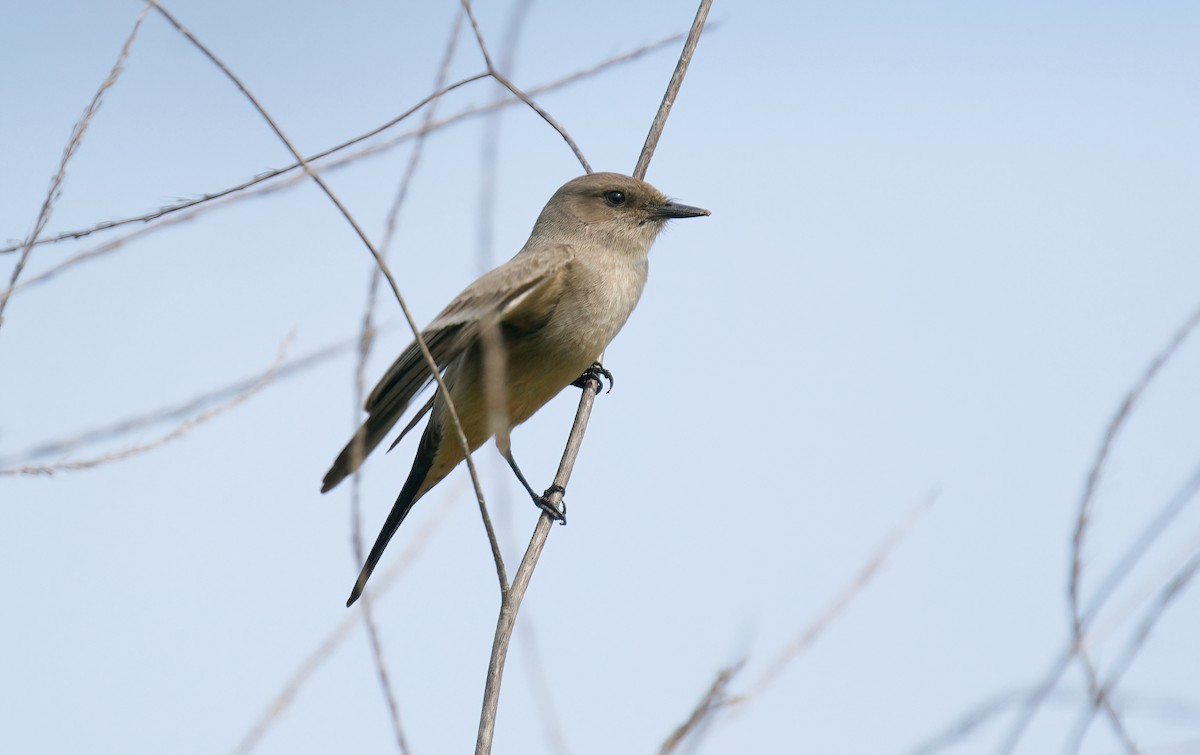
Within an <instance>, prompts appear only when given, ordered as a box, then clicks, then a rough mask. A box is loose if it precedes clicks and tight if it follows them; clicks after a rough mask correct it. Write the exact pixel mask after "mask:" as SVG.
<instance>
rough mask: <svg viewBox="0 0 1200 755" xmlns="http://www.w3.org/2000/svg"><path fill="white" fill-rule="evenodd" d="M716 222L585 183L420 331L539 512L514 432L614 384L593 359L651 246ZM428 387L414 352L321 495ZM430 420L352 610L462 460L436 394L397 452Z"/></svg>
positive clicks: (454, 391)
mask: <svg viewBox="0 0 1200 755" xmlns="http://www.w3.org/2000/svg"><path fill="white" fill-rule="evenodd" d="M708 214H709V212H708V210H701V209H699V208H697V207H688V206H687V205H682V204H676V203H675V202H672V201H670V200H668V199H667V198H666V197H665V196H663V195H662V193H661V192H659V191H658V190H657V189H655V188H654V187H653V186H651V185H649V184H647V183H645V182H643V181H639V180H637V179H635V178H630V177H629V176H624V175H621V174H618V173H593V174H590V175H586V176H580V177H579V178H576V179H573V180H571V181H568V182H567V183H566V184H564V185H563V186H562V188H560V189H559V190H558V191H556V192H554V196H552V197H550V201H549V202H547V203H546V207H545V208H544V209H543V210H542V213H541V215H539V216H538V219H537V222H536V223H535V224H534V226H533V233H532V234H530V236H529V241H527V242H525V246H524V247H522V249H521V251H519V252H517V254H516V256H514V257H513V258H512V259H510V260H509V261H508V262H505V263H504V264H503V265H501V266H500V267H497V268H496V269H494V270H492V271H491V272H488V273H486V274H484V275H483V277H481V278H479V280H477V281H475V282H474V283H472V284H471V285H470V286H468V287H467V288H466V290H465V291H463V292H462V293H461V294H459V295H458V296H457V297H456V298H455V299H454V301H452V302H450V304H449V306H447V307H446V308H445V309H443V310H442V312H441V314H439V315H438V316H437V317H436V318H435V319H434V321H433V322H432V323H430V325H429V327H427V328H426V329H425V330H424V331H422V333H421V335H422V337H423V338H424V340H425V344H426V345H427V346H428V348H429V352H430V354H431V355H432V356H433V359H434V361H435V362H436V363H437V366H438V369H439V370H444V373H443V378H442V380H443V382H444V383H445V386H446V390H448V391H449V393H450V397H451V399H452V400H453V403H454V407H455V409H456V410H457V412H458V416H459V419H460V421H461V423H462V429H463V433H464V434H465V435H466V437H467V443H468V445H469V446H470V447H471V450H472V451H474V450H475V449H477V448H479V447H480V446H481V445H483V444H484V443H485V442H486V441H487V440H488V439H489V438H491V437H492V436H493V435H496V438H497V440H496V445H497V447H498V448H499V449H500V452H501V453H502V454H504V458H505V459H506V460H508V463H509V464H510V465H511V466H512V468H513V471H514V472H515V473H516V474H517V477H518V478H519V479H520V480H521V483H522V484H523V485H524V486H525V489H526V490H527V491H529V494H530V496H532V497H533V499H534V501H535V502H537V503H539V505H544V504H545V501H546V499H545V496H539V495H538V494H537V493H535V492H534V491H533V489H532V488H531V487H530V485H529V483H528V482H527V481H526V480H525V477H524V475H522V474H521V471H520V469H519V468H518V467H517V464H516V461H515V460H514V459H513V455H512V450H511V448H510V446H509V441H508V434H509V430H511V428H513V427H516V426H517V425H519V424H521V423H522V422H524V421H525V420H527V419H529V417H530V416H531V415H532V414H533V413H534V412H536V411H537V410H538V409H540V408H542V406H544V405H545V404H546V403H547V402H548V401H549V400H550V399H552V398H554V396H556V395H557V394H558V393H559V392H560V391H561V390H562V389H563V388H565V387H567V386H568V385H572V384H576V385H580V386H582V385H583V381H584V380H586V379H587V378H589V377H592V376H596V377H598V376H599V375H601V374H603V375H605V376H607V377H608V378H609V380H610V382H611V377H612V376H611V375H609V374H608V373H607V371H605V370H604V368H603V367H602V366H601V365H600V363H599V362H598V361H597V360H598V359H599V357H600V355H601V353H602V352H603V351H604V349H605V347H606V346H608V344H609V342H610V341H612V339H613V337H614V336H616V335H617V331H619V330H620V329H621V326H623V325H624V324H625V321H626V320H627V319H628V318H629V315H630V313H632V312H633V308H634V307H635V306H636V305H637V302H638V299H639V298H640V297H641V295H642V288H643V287H644V286H645V284H646V272H647V267H648V264H647V255H648V253H649V251H650V245H651V244H652V243H654V239H655V237H656V236H658V234H659V232H660V231H662V229H663V227H664V226H665V225H666V222H667V221H668V220H670V219H672V218H694V217H699V216H701V215H708ZM432 380H433V373H432V372H431V371H430V369H429V365H428V363H427V362H426V360H425V357H424V355H423V354H422V353H421V350H420V347H419V346H418V345H417V344H416V342H414V343H412V344H410V345H409V346H408V348H406V349H405V350H404V351H403V352H402V353H401V354H400V356H399V357H398V358H397V359H396V361H395V362H393V363H392V366H391V367H390V368H388V371H387V372H386V373H385V374H384V376H383V378H382V379H381V380H380V381H379V384H378V385H377V386H375V389H374V390H373V391H371V395H370V396H368V397H367V401H366V405H365V407H364V408H365V409H366V411H367V419H366V421H365V422H364V423H363V425H362V427H361V428H359V430H358V432H357V433H356V434H355V436H354V438H352V439H351V441H350V442H349V443H348V444H346V447H345V448H344V449H343V450H342V452H341V453H340V454H339V455H338V457H337V459H336V460H335V461H334V462H333V466H332V467H330V469H329V472H327V473H326V475H325V481H324V485H323V486H322V488H321V492H326V491H328V490H331V489H332V488H333V487H334V486H335V485H337V484H338V483H339V482H341V481H342V480H343V479H345V478H346V476H348V475H350V474H351V473H353V472H354V470H356V469H357V468H358V467H359V465H360V464H361V463H362V461H363V459H364V458H365V457H366V456H367V454H369V453H370V452H371V451H372V449H374V448H375V447H376V446H378V445H379V443H380V441H382V440H383V438H384V437H385V436H386V435H387V434H388V432H390V431H391V429H392V427H393V426H394V425H395V424H396V422H397V421H398V420H399V419H400V417H401V415H402V414H403V413H404V411H405V410H406V409H407V408H408V405H409V403H410V402H411V401H412V399H413V398H414V397H415V396H416V395H417V394H418V393H419V392H420V391H421V390H422V389H423V388H425V387H426V386H427V385H429V383H430V382H431V381H432ZM426 413H428V414H429V422H428V424H426V426H425V432H424V434H423V435H422V436H421V441H420V443H419V445H418V446H417V456H416V459H415V460H414V461H413V466H412V471H410V472H409V474H408V479H407V480H406V481H405V483H404V486H403V488H402V489H401V490H400V495H399V497H397V498H396V503H395V505H393V506H392V510H391V513H389V514H388V517H387V521H385V522H384V524H383V529H382V530H381V531H380V533H379V537H378V539H376V541H375V545H374V546H373V547H372V548H371V552H370V555H368V556H367V560H366V563H365V564H364V565H363V568H362V572H361V573H360V574H359V576H358V581H357V582H356V583H355V585H354V589H353V591H352V592H351V593H350V599H349V600H348V601H346V605H347V606H349V605H351V604H352V603H354V601H355V600H357V599H358V597H359V596H360V595H361V594H362V591H363V588H364V586H365V585H366V583H367V579H368V578H369V577H370V576H371V572H372V570H374V568H375V565H376V564H377V563H378V562H379V558H380V556H382V555H383V551H384V549H385V548H386V547H387V544H388V541H389V540H391V538H392V535H393V534H395V532H396V529H397V528H398V527H399V526H400V523H401V522H403V521H404V517H405V516H406V515H407V514H408V511H409V509H411V508H412V505H413V504H414V503H416V502H417V500H418V499H420V498H421V496H423V495H425V493H427V492H429V489H430V488H432V487H433V486H434V485H437V484H438V483H439V482H441V480H442V479H443V478H444V477H445V476H446V475H447V474H449V473H450V471H451V470H452V469H454V467H456V466H457V465H458V464H459V462H461V461H462V460H463V459H464V458H466V457H465V455H464V453H463V449H462V444H461V443H460V442H459V439H458V437H457V435H456V434H455V431H454V427H453V421H452V420H451V419H450V415H449V413H448V411H447V405H446V399H445V396H444V395H443V394H442V392H441V391H440V390H438V391H437V392H435V393H434V395H433V398H431V399H430V400H429V402H428V403H426V404H425V406H424V407H423V408H422V409H421V410H420V411H419V412H418V413H417V416H416V417H414V418H413V420H412V421H411V422H410V423H409V425H408V426H407V427H406V428H405V429H404V430H403V432H401V434H400V437H399V438H397V439H396V441H395V442H394V443H393V444H392V445H393V446H395V444H396V443H398V442H399V441H400V438H402V437H404V434H405V433H407V432H408V431H409V430H411V429H412V428H413V427H414V426H415V425H416V423H417V422H418V421H419V420H420V418H421V417H422V416H424V415H425V414H426ZM547 492H549V491H547ZM560 492H561V491H560Z"/></svg>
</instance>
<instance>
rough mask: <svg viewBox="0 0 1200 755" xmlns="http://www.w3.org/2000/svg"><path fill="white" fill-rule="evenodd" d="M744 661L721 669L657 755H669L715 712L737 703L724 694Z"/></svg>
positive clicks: (708, 720) (705, 723)
mask: <svg viewBox="0 0 1200 755" xmlns="http://www.w3.org/2000/svg"><path fill="white" fill-rule="evenodd" d="M745 663H746V661H745V659H743V660H740V661H738V662H737V663H735V664H734V665H732V666H730V667H729V668H724V669H721V670H720V671H718V672H717V676H716V678H715V679H713V683H712V684H711V685H709V688H708V691H707V692H705V693H704V695H703V696H702V697H701V698H700V702H698V703H696V707H694V708H692V712H691V714H689V715H688V717H687V719H686V720H685V721H684V722H683V723H681V724H680V725H679V726H677V727H676V728H675V731H673V732H671V734H670V736H668V737H667V738H666V739H665V740H664V741H663V743H662V746H660V747H659V748H658V755H670V753H672V752H674V751H675V750H676V748H678V747H679V745H680V744H681V743H682V742H683V740H684V739H686V738H687V736H688V735H689V734H691V733H692V732H694V731H699V730H700V728H701V727H702V726H706V725H708V723H710V722H711V721H712V719H713V717H714V716H716V714H717V712H718V711H720V710H721V709H723V708H728V707H730V706H732V705H734V704H736V703H737V702H738V701H739V698H737V697H732V696H730V695H728V694H726V692H725V690H726V688H727V687H728V686H729V683H730V682H732V681H733V678H734V677H735V676H737V674H738V672H739V671H741V670H742V667H743V666H744V665H745Z"/></svg>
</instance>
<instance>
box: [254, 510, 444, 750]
mask: <svg viewBox="0 0 1200 755" xmlns="http://www.w3.org/2000/svg"><path fill="white" fill-rule="evenodd" d="M454 500H455V497H454V496H451V497H449V498H448V501H449V505H446V506H436V507H434V509H433V515H432V516H431V517H429V518H428V519H427V520H426V521H425V523H424V524H423V525H422V526H421V528H420V529H418V530H417V532H416V534H415V535H414V536H413V537H412V538H411V539H410V540H408V541H407V544H406V545H405V547H404V549H403V550H402V551H401V552H400V555H399V556H398V557H397V558H396V559H395V560H394V562H393V563H392V565H391V566H390V567H389V568H388V570H387V571H386V572H385V573H384V574H383V575H382V576H377V577H376V578H375V579H374V580H373V582H372V585H371V589H370V590H368V591H367V592H365V593H363V599H361V600H359V602H358V605H361V606H365V605H366V604H367V602H368V600H369V601H372V602H373V601H374V600H375V599H377V598H378V597H379V596H380V595H382V594H383V593H385V592H387V590H389V589H390V588H391V586H392V584H393V583H395V581H396V580H397V579H398V578H399V577H400V575H401V574H403V573H404V572H405V571H406V570H407V569H408V567H409V566H410V565H411V564H412V562H413V561H415V560H416V558H417V556H418V555H420V553H421V551H422V550H423V549H424V548H425V545H426V544H428V542H429V540H430V539H431V538H432V537H433V533H434V532H435V531H436V530H437V528H438V527H439V526H441V524H442V522H444V521H445V520H446V517H447V516H448V515H449V513H450V511H451V509H452V508H453V505H454ZM361 610H363V609H360V608H357V606H356V607H355V608H353V609H351V610H350V611H347V612H346V614H345V615H344V617H343V618H342V620H341V621H340V622H339V623H338V625H337V626H336V627H334V629H333V630H332V631H330V632H329V634H327V635H326V636H325V639H324V640H322V641H321V642H320V644H318V645H317V647H316V648H314V649H313V651H312V652H311V653H310V654H309V655H308V657H307V658H305V659H304V661H302V662H301V663H300V665H299V666H298V667H297V668H296V671H295V672H294V673H293V674H292V676H291V677H290V678H289V679H288V680H287V682H285V683H284V685H283V688H282V689H280V690H279V694H277V695H276V696H275V697H274V699H272V700H271V702H270V703H268V704H267V706H266V708H265V709H264V710H263V712H262V714H260V715H259V717H258V720H256V721H255V723H254V725H253V726H251V727H250V730H249V731H248V732H246V735H245V736H244V737H242V740H241V742H239V743H238V745H237V747H236V748H234V750H233V755H249V753H250V752H252V751H253V750H254V748H256V747H257V746H258V745H259V743H260V742H261V741H262V739H263V737H264V736H265V735H266V733H267V730H268V729H270V728H271V726H272V725H273V724H274V723H275V722H276V721H277V720H278V719H279V718H280V717H281V716H282V715H283V714H284V712H285V711H287V709H288V707H289V706H290V705H291V704H292V701H293V700H295V699H296V695H297V694H299V692H300V690H301V689H302V688H303V687H304V685H305V684H307V683H308V680H309V679H311V678H312V675H313V674H314V673H315V672H316V671H317V669H319V668H320V667H321V665H322V664H323V663H325V661H327V660H329V658H330V657H331V656H332V655H333V652H334V651H335V650H337V649H338V648H339V647H340V646H341V645H342V643H343V642H345V640H346V638H347V637H349V636H350V632H351V631H353V630H354V627H355V626H357V625H358V622H359V617H358V615H357V612H358V611H361Z"/></svg>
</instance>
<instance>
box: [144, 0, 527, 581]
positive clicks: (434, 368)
mask: <svg viewBox="0 0 1200 755" xmlns="http://www.w3.org/2000/svg"><path fill="white" fill-rule="evenodd" d="M150 3H151V4H152V5H153V6H154V8H155V10H157V11H158V12H159V13H160V14H161V15H162V16H163V17H164V18H165V19H167V21H168V22H169V23H170V24H171V25H172V26H174V27H175V28H176V29H177V30H178V31H179V33H180V34H183V35H184V37H186V38H187V39H188V41H190V42H191V43H192V44H193V45H194V46H195V47H196V48H197V49H198V50H200V52H201V53H203V54H204V56H205V57H206V58H208V59H209V60H210V61H211V62H212V63H213V64H214V65H215V66H217V68H219V69H220V70H221V72H222V73H224V74H225V76H226V78H228V79H229V80H230V81H232V82H233V84H234V86H236V87H237V88H238V90H240V91H241V92H242V94H243V95H245V97H246V99H248V100H249V101H250V104H251V105H253V106H254V109H255V110H257V111H258V113H259V115H261V116H262V117H263V120H265V121H266V122H267V125H268V126H270V128H271V130H272V131H274V132H275V135H276V136H277V137H279V140H280V141H281V142H283V144H284V146H285V147H287V149H288V151H289V152H291V153H292V157H293V158H294V159H295V160H296V161H297V162H298V163H300V165H301V167H303V168H304V172H305V173H307V174H308V176H309V177H310V178H312V180H313V182H314V183H316V184H317V186H319V187H320V189H321V191H323V192H324V193H325V196H327V197H329V201H331V202H333V204H334V206H335V207H337V209H338V211H339V212H340V213H341V214H342V217H344V218H345V219H346V222H347V223H349V224H350V227H351V228H353V229H354V232H355V233H356V234H357V235H358V237H359V239H360V240H361V241H362V242H363V245H364V246H366V247H367V251H369V252H370V253H371V256H372V257H374V258H375V263H376V264H377V265H379V269H380V270H381V271H382V272H383V276H384V278H386V279H387V282H388V285H390V286H391V288H392V293H393V294H394V295H395V297H396V301H397V303H399V305H400V311H401V312H403V313H404V319H405V320H406V321H408V327H409V328H410V329H411V330H412V332H413V337H414V338H415V339H416V343H417V346H418V348H420V350H421V355H422V356H423V357H424V358H425V364H426V366H428V367H429V370H430V372H431V373H432V375H433V379H434V381H435V382H437V385H438V389H439V390H441V391H443V392H444V393H446V394H447V395H446V413H447V414H448V415H449V416H450V422H451V426H452V427H453V428H454V434H455V437H456V438H457V440H458V442H459V445H460V446H461V447H462V450H463V454H464V456H465V459H466V463H467V471H468V472H469V473H470V475H471V483H472V485H473V486H474V488H475V497H476V499H477V500H478V501H479V505H480V506H481V507H482V506H484V505H485V504H484V500H483V488H482V486H481V485H480V483H479V474H478V472H476V470H475V462H474V461H473V460H472V459H471V447H470V443H468V442H467V436H466V434H465V433H464V432H463V429H462V422H461V420H460V419H459V417H458V410H457V409H455V407H454V402H453V401H452V400H451V399H450V396H449V392H448V391H446V386H445V383H444V382H443V381H442V374H441V371H440V370H439V369H438V365H437V361H436V360H434V358H433V355H432V354H430V353H429V346H428V345H426V343H425V339H424V338H423V337H422V336H421V329H420V328H419V327H418V326H417V323H416V320H414V319H413V316H412V312H410V311H409V309H408V304H407V303H406V302H405V301H404V296H403V295H402V294H401V293H400V287H399V286H398V285H397V284H396V279H395V278H394V277H392V272H391V270H389V269H388V267H387V262H385V261H384V259H383V257H382V256H380V254H379V251H378V250H377V249H376V248H375V246H374V244H372V243H371V240H370V239H369V238H367V234H366V232H364V231H363V229H362V227H361V226H360V225H359V224H358V221H356V220H355V219H354V217H353V216H352V215H351V214H350V211H349V210H347V209H346V207H345V205H343V204H342V202H341V200H340V199H338V198H337V195H335V194H334V193H333V190H332V189H330V188H329V185H328V184H326V183H325V181H324V180H323V179H322V178H321V177H320V176H319V175H317V173H316V172H315V171H314V170H313V169H312V167H311V166H310V165H309V164H308V163H307V162H306V161H305V160H304V158H303V157H302V156H301V155H300V152H299V151H298V150H297V149H296V148H295V146H293V145H292V142H291V141H290V140H289V139H288V138H287V136H285V135H284V133H283V131H282V130H281V129H280V128H279V125H278V124H276V123H275V121H274V119H272V118H271V116H270V115H269V114H268V113H267V111H266V110H265V109H264V108H263V106H262V105H261V104H260V103H259V102H258V100H257V99H256V98H255V97H254V95H253V94H251V93H250V90H249V89H247V88H246V85H245V84H243V83H242V81H241V79H239V78H238V77H237V76H236V75H234V73H233V71H231V70H229V68H228V67H227V66H226V65H225V64H224V63H223V62H222V61H221V59H220V58H218V57H217V56H216V55H215V54H213V52H212V51H211V50H209V49H208V48H207V47H205V46H204V44H203V43H202V42H200V40H199V39H197V38H196V37H195V36H194V35H193V34H192V33H191V32H190V31H188V30H187V29H186V28H185V27H184V26H183V25H182V24H181V23H179V21H178V20H176V19H175V17H174V16H172V15H171V14H170V13H168V12H167V11H166V9H164V8H163V7H162V5H161V4H159V3H158V2H156V0H150ZM485 525H488V523H487V522H486V521H485ZM487 535H488V541H489V542H490V543H491V546H492V549H493V552H494V553H498V552H499V547H498V546H497V544H496V534H495V532H493V531H492V530H491V528H490V526H488V532H487ZM498 576H499V577H500V582H501V585H503V584H504V582H505V580H504V575H503V573H501V574H499V575H498Z"/></svg>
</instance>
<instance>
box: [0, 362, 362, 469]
mask: <svg viewBox="0 0 1200 755" xmlns="http://www.w3.org/2000/svg"><path fill="white" fill-rule="evenodd" d="M351 345H352V344H351V342H350V341H343V342H341V343H336V344H333V345H331V346H323V347H321V348H319V349H317V350H315V351H312V352H309V353H308V354H305V355H303V356H300V357H296V358H295V359H292V360H289V361H287V362H285V363H284V364H282V365H281V366H280V367H279V368H278V369H277V370H275V375H274V382H276V383H277V382H279V381H280V380H283V379H284V378H288V377H292V376H294V375H298V374H300V373H302V372H305V371H307V370H309V369H312V368H313V367H317V366H319V365H321V364H324V363H325V362H328V361H329V360H331V359H333V358H334V357H337V356H339V355H341V354H342V353H343V352H345V351H347V350H349V349H350V346H351ZM261 379H262V378H261V376H255V377H250V378H242V379H240V380H237V381H235V382H233V383H229V384H226V385H223V386H221V387H220V388H216V389H213V390H210V391H206V392H205V393H202V394H200V395H199V396H195V397H193V398H190V399H188V400H186V401H183V402H178V403H174V404H170V405H168V406H164V407H160V408H157V409H154V410H151V411H149V412H145V413H143V414H137V415H134V416H132V417H127V418H125V419H122V420H119V421H117V422H113V423H110V424H108V425H104V426H102V427H97V428H92V429H90V430H85V431H83V432H80V433H77V434H76V435H73V436H71V437H69V438H61V439H58V440H51V441H44V442H42V443H39V444H37V445H36V446H32V447H30V448H26V449H24V450H22V451H20V452H18V453H14V454H12V455H10V456H6V457H4V458H0V466H6V465H12V464H26V463H29V462H32V461H36V460H37V459H43V458H46V457H47V456H61V455H62V454H66V453H69V452H70V451H72V450H74V449H76V448H80V447H83V446H88V445H92V444H95V443H102V442H105V441H109V440H113V439H115V438H119V437H121V436H123V435H128V434H129V433H132V432H135V431H137V430H141V429H142V428H145V427H152V426H154V425H157V424H160V423H162V422H167V421H172V420H181V419H185V418H187V417H190V416H191V415H193V414H195V413H196V412H199V411H202V410H204V408H205V407H207V406H210V405H212V404H214V403H216V402H219V401H224V400H227V399H229V398H232V397H236V396H238V395H239V394H242V393H245V392H247V391H249V390H252V389H253V388H254V386H255V385H256V384H257V383H258V382H259V381H260V380H261Z"/></svg>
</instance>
